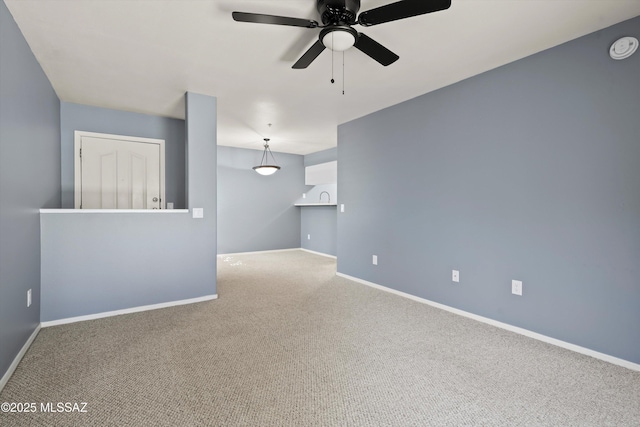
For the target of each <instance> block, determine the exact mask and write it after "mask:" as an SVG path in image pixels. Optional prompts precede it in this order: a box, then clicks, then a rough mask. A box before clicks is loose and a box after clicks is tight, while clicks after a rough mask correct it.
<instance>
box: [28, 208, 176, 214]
mask: <svg viewBox="0 0 640 427" xmlns="http://www.w3.org/2000/svg"><path fill="white" fill-rule="evenodd" d="M40 213H41V214H87V213H90V214H95V213H99V214H113V213H116V214H130V213H141V214H170V213H189V209H40Z"/></svg>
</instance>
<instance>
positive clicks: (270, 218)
mask: <svg viewBox="0 0 640 427" xmlns="http://www.w3.org/2000/svg"><path fill="white" fill-rule="evenodd" d="M262 153H263V152H262V150H247V149H243V148H232V147H223V146H220V147H218V253H223V254H228V253H237V252H252V251H263V250H272V249H289V248H298V247H300V212H299V210H298V208H295V207H294V206H293V204H294V202H295V200H296V198H298V197H300V196H301V195H302V193H303V192H304V189H305V185H304V164H303V156H299V155H295V154H284V153H274V157H275V159H276V162H277V163H278V165H279V166H281V168H282V169H280V170H279V171H278V172H276V173H275V174H273V175H270V176H262V175H259V174H258V173H256V172H255V171H254V170H253V169H251V168H252V167H253V166H255V165H257V164H259V163H260V160H261V158H262Z"/></svg>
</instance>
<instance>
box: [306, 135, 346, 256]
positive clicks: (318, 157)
mask: <svg viewBox="0 0 640 427" xmlns="http://www.w3.org/2000/svg"><path fill="white" fill-rule="evenodd" d="M336 160H338V149H337V147H334V148H329V149H328V150H323V151H318V152H316V153H311V154H307V155H305V156H304V165H305V167H307V166H314V165H318V164H320V163H327V162H333V161H336ZM305 188H306V190H305V191H306V193H307V200H309V201H310V202H314V201H319V196H320V193H321V192H322V191H323V190H328V191H329V193H330V194H333V197H332V200H331V201H332V202H335V201H336V200H335V196H336V193H337V191H335V190H336V185H335V184H325V185H317V186H315V188H314V187H313V186H310V185H307V186H306V187H305ZM338 195H339V193H338ZM316 197H318V200H315V198H316ZM310 198H311V199H310ZM324 200H326V198H325V199H324ZM299 209H300V247H301V248H303V249H308V250H310V251H314V252H320V253H323V254H327V255H332V256H336V255H337V240H338V236H337V223H338V219H337V214H336V210H337V208H336V206H308V207H300V208H299Z"/></svg>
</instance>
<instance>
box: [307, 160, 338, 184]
mask: <svg viewBox="0 0 640 427" xmlns="http://www.w3.org/2000/svg"><path fill="white" fill-rule="evenodd" d="M336 182H338V161H337V160H334V161H333V162H327V163H320V164H319V165H313V166H307V167H306V168H305V174H304V183H305V184H306V185H321V184H335V183H336Z"/></svg>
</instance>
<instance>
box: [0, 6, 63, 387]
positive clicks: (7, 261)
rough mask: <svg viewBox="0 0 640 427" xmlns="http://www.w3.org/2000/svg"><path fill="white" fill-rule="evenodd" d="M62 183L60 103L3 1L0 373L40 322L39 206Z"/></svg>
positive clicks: (53, 200)
mask: <svg viewBox="0 0 640 427" xmlns="http://www.w3.org/2000/svg"><path fill="white" fill-rule="evenodd" d="M59 182H60V101H59V100H58V97H57V96H56V94H55V92H54V90H53V88H52V87H51V84H50V83H49V80H48V79H47V77H46V76H45V74H44V72H43V71H42V69H41V68H40V65H39V64H38V62H37V60H36V58H35V57H34V56H33V53H32V52H31V49H30V48H29V46H28V44H27V42H26V41H25V39H24V37H23V36H22V33H21V32H20V30H19V28H18V26H17V25H16V23H15V21H14V20H13V17H12V16H11V13H10V12H9V10H8V9H7V6H6V5H5V3H4V2H2V1H0V378H2V377H3V375H5V373H6V372H7V370H8V368H9V367H10V365H11V363H12V362H13V360H14V359H15V357H16V356H17V355H18V353H19V352H20V350H21V349H22V347H23V346H24V344H25V343H26V342H27V340H28V338H29V336H30V335H31V334H32V333H33V331H34V330H35V329H36V327H37V326H38V324H39V322H40V226H39V223H40V219H39V211H38V209H40V208H58V207H60V185H59ZM28 289H31V290H32V298H33V304H32V305H31V307H29V308H27V304H26V301H27V290H28Z"/></svg>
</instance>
